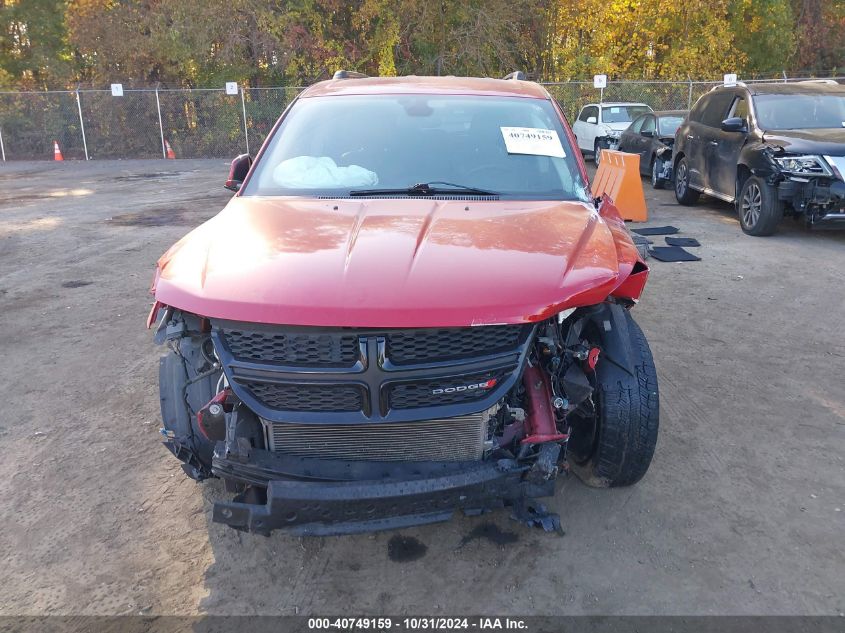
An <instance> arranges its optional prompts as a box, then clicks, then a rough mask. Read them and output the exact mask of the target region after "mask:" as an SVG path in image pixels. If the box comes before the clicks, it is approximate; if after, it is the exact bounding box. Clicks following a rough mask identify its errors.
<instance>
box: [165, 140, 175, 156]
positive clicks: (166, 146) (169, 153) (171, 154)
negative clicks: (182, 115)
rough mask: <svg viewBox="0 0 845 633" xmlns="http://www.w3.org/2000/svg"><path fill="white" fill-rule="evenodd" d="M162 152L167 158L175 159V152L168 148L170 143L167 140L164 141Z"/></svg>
mask: <svg viewBox="0 0 845 633" xmlns="http://www.w3.org/2000/svg"><path fill="white" fill-rule="evenodd" d="M164 151H165V152H166V153H167V157H168V158H176V152H174V151H173V148H172V147H170V142H169V141H168V140H167V139H164Z"/></svg>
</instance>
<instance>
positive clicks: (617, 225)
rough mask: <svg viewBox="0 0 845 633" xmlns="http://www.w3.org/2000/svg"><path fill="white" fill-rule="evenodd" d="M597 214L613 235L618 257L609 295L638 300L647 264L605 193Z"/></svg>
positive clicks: (645, 279)
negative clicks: (612, 287) (617, 275)
mask: <svg viewBox="0 0 845 633" xmlns="http://www.w3.org/2000/svg"><path fill="white" fill-rule="evenodd" d="M599 215H600V216H601V217H602V218H603V219H604V221H605V222H606V223H607V226H608V228H609V229H610V232H611V234H612V235H613V243H614V246H615V247H616V254H617V257H618V259H619V277H618V278H617V284H616V286H615V287H614V289H613V290H612V291H611V292H610V296H611V297H617V298H620V299H630V300H632V301H639V299H640V295H641V294H642V292H643V288H644V287H645V283H646V281H647V280H648V273H649V267H648V264H646V263H645V262H644V261H643V259H642V257H640V252H639V251H638V250H637V247H636V245H635V244H634V241H633V240H632V239H631V234H630V233H629V232H628V228H627V227H626V226H625V220H623V219H622V216H621V215H620V214H619V210H618V209H617V208H616V207H615V206H614V204H613V202H612V201H611V199H610V198H609V197H608V196H607V195H603V196H602V198H601V203H600V204H599Z"/></svg>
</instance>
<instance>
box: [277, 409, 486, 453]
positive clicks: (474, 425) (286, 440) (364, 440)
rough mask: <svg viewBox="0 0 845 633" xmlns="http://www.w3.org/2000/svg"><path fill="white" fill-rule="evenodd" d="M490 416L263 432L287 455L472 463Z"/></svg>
mask: <svg viewBox="0 0 845 633" xmlns="http://www.w3.org/2000/svg"><path fill="white" fill-rule="evenodd" d="M491 413H492V410H491V411H482V412H481V413H476V414H472V415H464V416H460V417H454V418H444V419H440V420H422V421H418V422H402V423H384V422H383V423H378V424H345V425H344V424H291V423H286V422H285V423H272V422H268V421H264V428H265V432H266V434H267V435H266V437H267V446H268V448H269V449H270V450H271V451H275V452H278V453H284V454H287V455H297V456H301V457H313V458H318V459H340V460H360V461H471V460H478V459H481V457H482V454H483V452H484V441H485V440H486V438H487V422H488V420H489V418H490V415H491Z"/></svg>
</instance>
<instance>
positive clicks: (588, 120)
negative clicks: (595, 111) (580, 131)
mask: <svg viewBox="0 0 845 633" xmlns="http://www.w3.org/2000/svg"><path fill="white" fill-rule="evenodd" d="M598 122H599V120H598V119H597V118H596V117H594V116H588V117H587V123H592V124H593V125H595V124H596V123H598Z"/></svg>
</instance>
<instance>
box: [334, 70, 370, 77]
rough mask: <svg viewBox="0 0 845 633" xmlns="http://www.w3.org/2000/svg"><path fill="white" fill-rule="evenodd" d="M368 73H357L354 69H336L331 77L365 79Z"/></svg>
mask: <svg viewBox="0 0 845 633" xmlns="http://www.w3.org/2000/svg"><path fill="white" fill-rule="evenodd" d="M367 77H369V75H365V74H364V73H358V72H355V71H354V70H338V71H335V74H334V75H332V79H366V78H367Z"/></svg>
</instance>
